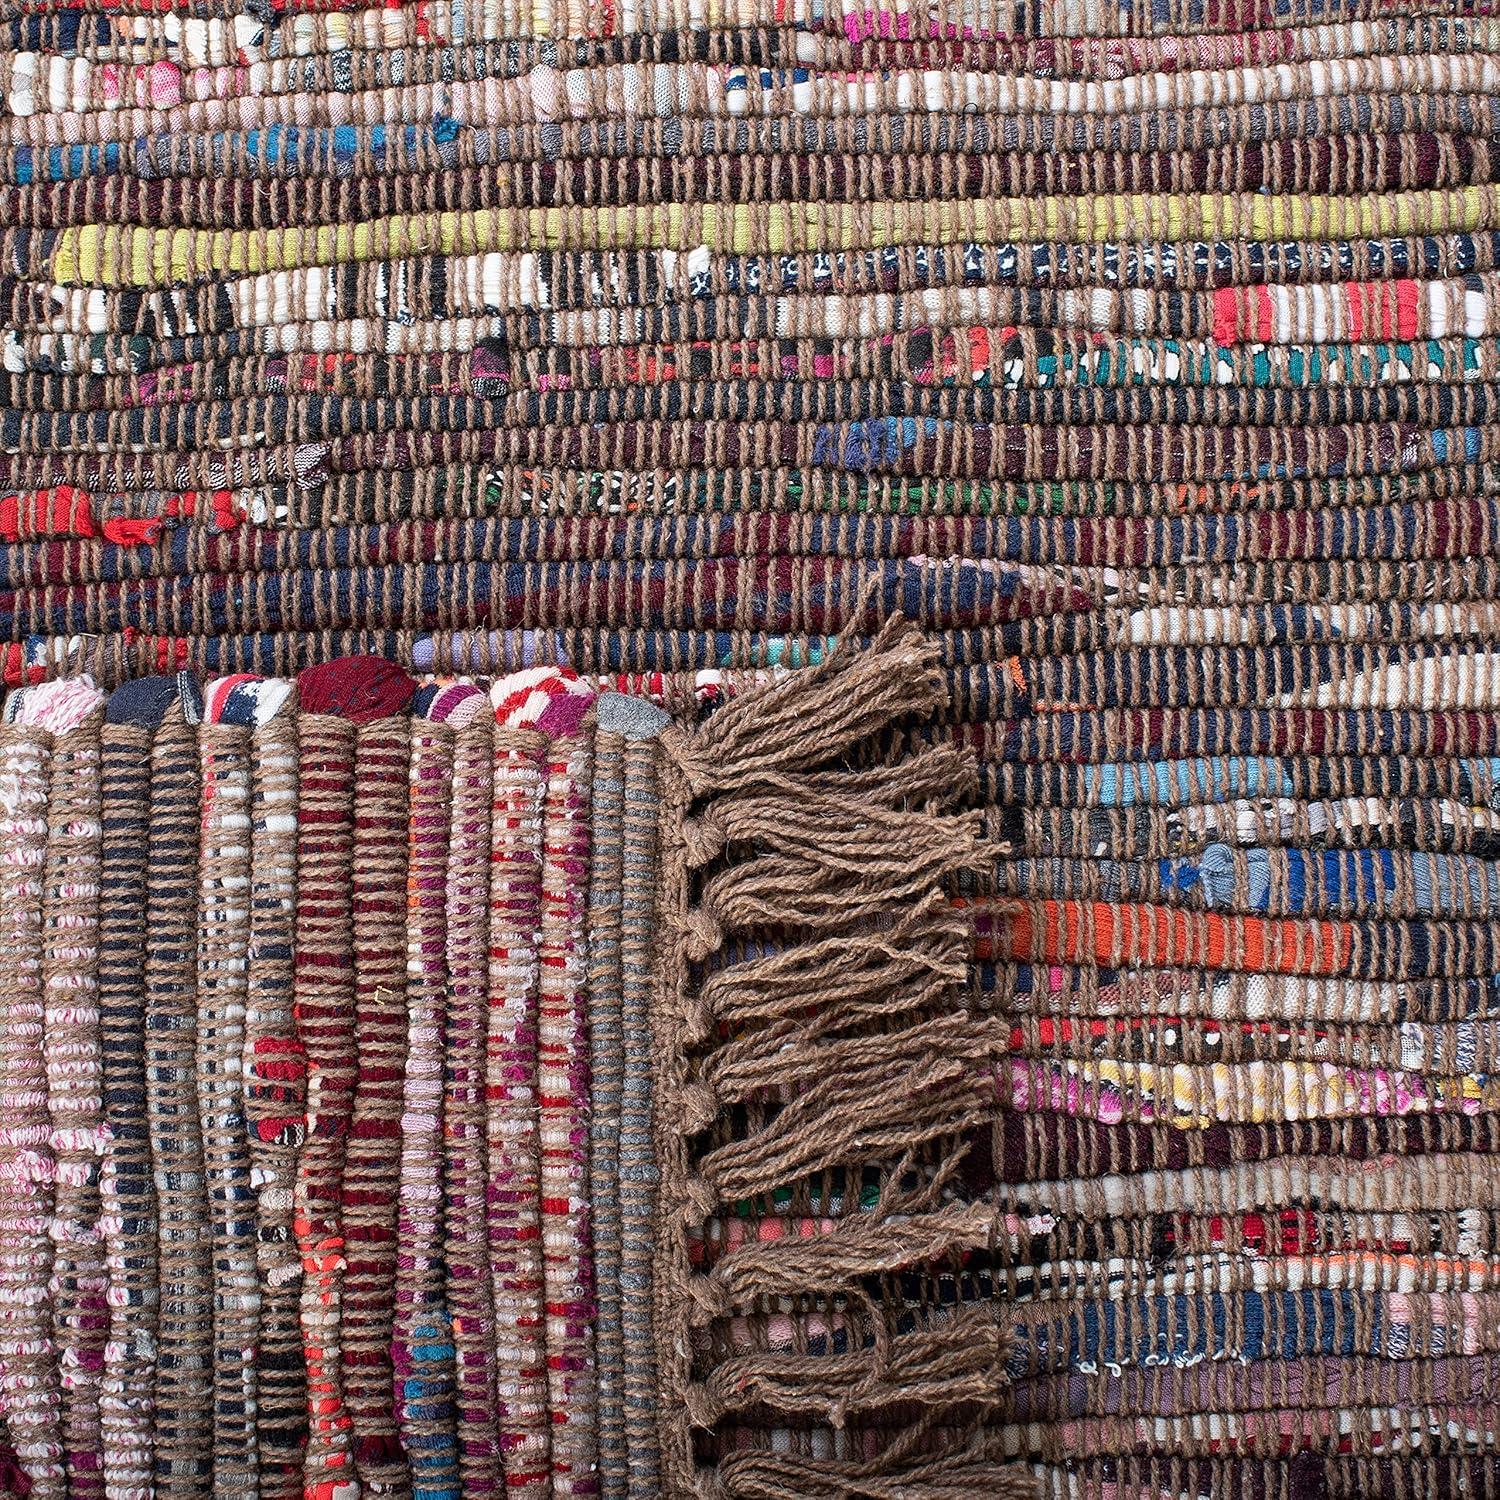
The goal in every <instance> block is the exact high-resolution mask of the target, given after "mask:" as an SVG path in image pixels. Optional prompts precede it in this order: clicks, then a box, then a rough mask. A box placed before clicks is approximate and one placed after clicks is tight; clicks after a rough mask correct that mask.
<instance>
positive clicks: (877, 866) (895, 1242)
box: [653, 618, 1032, 1500]
mask: <svg viewBox="0 0 1500 1500" xmlns="http://www.w3.org/2000/svg"><path fill="white" fill-rule="evenodd" d="M944 702H945V693H944V688H943V678H942V674H941V672H940V671H939V669H938V660H937V656H936V653H935V651H934V650H933V648H932V646H931V644H930V643H929V642H928V641H927V640H926V638H925V637H924V636H923V635H922V633H921V632H920V631H919V630H918V629H916V628H915V627H914V626H912V625H910V624H908V623H907V622H905V621H903V620H901V619H899V618H897V619H893V620H891V621H889V622H888V623H887V624H886V625H885V626H884V627H883V628H882V629H881V630H880V631H879V632H878V634H877V635H876V636H875V638H874V640H873V641H872V643H871V645H870V646H869V648H868V649H867V650H865V651H863V652H860V653H858V654H852V653H849V652H842V651H840V652H835V653H834V654H833V655H832V656H831V657H830V658H829V659H828V660H827V661H825V662H824V663H823V664H822V665H820V666H819V667H816V668H813V669H811V670H808V671H805V672H800V673H797V674H796V675H794V676H792V677H790V678H788V679H786V680H784V681H781V682H777V683H774V684H771V685H769V686H766V687H763V688H760V689H756V690H754V691H751V692H748V693H746V694H744V695H743V696H742V697H740V698H737V699H736V700H734V701H733V702H731V703H730V704H728V705H727V706H726V707H724V708H723V709H721V710H720V711H719V712H718V713H716V714H714V715H713V716H712V717H711V718H710V719H709V720H708V722H707V723H706V724H705V725H704V726H703V727H701V728H700V729H697V730H689V729H686V728H684V727H682V726H680V725H673V726H671V727H669V728H667V729H666V730H664V731H663V732H662V735H661V737H660V779H661V787H662V817H661V838H662V865H661V886H660V902H659V912H660V918H661V922H660V926H661V935H662V951H661V953H660V955H659V958H658V966H657V980H656V986H657V987H656V999H655V1005H654V1016H653V1045H654V1051H655V1066H656V1077H655V1080H654V1082H655V1090H656V1100H657V1120H656V1145H657V1154H658V1160H659V1162H660V1165H661V1170H662V1182H661V1198H660V1204H661V1224H662V1232H661V1234H660V1235H659V1237H658V1241H657V1246H656V1251H655V1266H654V1293H653V1306H654V1318H655V1329H656V1340H655V1341H656V1352H657V1365H658V1375H659V1383H660V1393H659V1394H660V1400H659V1411H660V1419H659V1420H660V1440H661V1450H662V1477H663V1480H664V1481H665V1489H666V1492H667V1493H668V1494H671V1495H703V1496H717V1495H722V1496H743V1497H748V1500H792V1497H799V1500H800V1497H810V1500H816V1497H822V1496H828V1497H833V1496H840V1497H856V1496H870V1497H891V1500H895V1497H897V1496H899V1497H902V1500H923V1497H931V1500H943V1497H948V1496H955V1497H957V1496H963V1497H969V1496H973V1495H976V1494H983V1495H986V1496H999V1497H1007V1496H1021V1495H1024V1494H1029V1493H1031V1490H1032V1485H1031V1481H1030V1479H1029V1478H1028V1477H1027V1476H1026V1474H1025V1473H1024V1471H1020V1470H1018V1469H1017V1468H1016V1467H1015V1466H1014V1465H1013V1464H1008V1463H1006V1462H1005V1460H1004V1457H1003V1455H1002V1454H1001V1452H1000V1450H999V1443H998V1436H997V1435H996V1434H995V1433H994V1432H992V1431H991V1430H989V1426H988V1425H987V1424H988V1423H989V1421H990V1419H989V1417H988V1416H987V1414H988V1413H991V1412H992V1411H993V1410H994V1409H995V1408H996V1406H997V1405H998V1403H999V1400H1000V1398H1001V1396H1002V1394H1003V1386H1004V1356H1005V1329H1004V1327H1003V1318H1002V1316H1001V1310H1000V1308H999V1307H998V1306H997V1304H996V1303H995V1302H993V1301H992V1300H989V1299H988V1297H987V1296H984V1297H980V1298H977V1299H974V1300H968V1301H961V1302H960V1303H959V1304H958V1305H957V1306H953V1307H948V1306H939V1305H936V1303H934V1304H932V1305H927V1306H918V1307H915V1308H913V1307H911V1306H910V1305H909V1304H903V1300H902V1298H901V1296H900V1294H899V1293H896V1294H895V1295H894V1296H893V1295H892V1291H891V1289H892V1288H893V1287H894V1286H895V1283H896V1280H897V1279H898V1278H899V1277H900V1276H901V1275H902V1274H903V1273H904V1274H908V1275H910V1274H915V1275H916V1276H917V1277H918V1278H919V1279H921V1278H922V1276H923V1273H924V1272H930V1271H931V1270H933V1269H935V1268H936V1269H941V1268H945V1267H946V1268H951V1267H952V1266H953V1265H954V1264H955V1257H956V1256H958V1255H960V1254H962V1253H964V1252H966V1251H967V1252H980V1253H989V1254H990V1255H994V1253H995V1252H996V1251H997V1248H998V1242H999V1239H1000V1235H1001V1231H1002V1227H1003V1226H1002V1220H1001V1215H1000V1212H999V1210H998V1207H997V1205H996V1203H995V1202H994V1201H990V1200H981V1201H972V1200H970V1199H966V1198H965V1197H964V1196H963V1195H962V1193H961V1191H960V1179H961V1175H962V1174H961V1168H962V1166H963V1163H964V1160H965V1157H966V1156H967V1154H968V1153H969V1151H970V1149H971V1147H972V1145H973V1143H974V1141H975V1140H976V1139H979V1138H981V1137H987V1134H988V1127H989V1126H990V1124H991V1123H992V1122H993V1121H994V1119H995V1118H996V1115H997V1112H998V1107H999V1106H998V1092H997V1088H996V1083H995V1069H996V1066H997V1064H998V1062H999V1060H1000V1059H1001V1058H1002V1057H1003V1055H1004V1051H1005V1046H1006V1036H1005V1034H1004V1031H1003V1029H1001V1028H999V1027H997V1026H996V1025H994V1024H993V1023H991V1022H987V1021H986V1020H984V1019H983V1018H981V1017H977V1016H974V1015H972V1014H971V1013H970V1012H969V1011H968V1010H967V1009H966V1008H965V1003H964V988H963V986H964V980H965V974H966V968H967V962H968V957H969V950H970V943H971V934H970V931H969V927H968V923H967V920H966V919H965V917H964V914H963V913H962V912H959V911H955V909H954V907H953V905H952V903H951V902H950V901H949V900H948V899H947V894H946V888H947V886H948V883H949V882H950V879H951V877H953V876H954V875H956V874H957V873H959V872H960V871H967V870H980V869H982V868H984V866H985V865H986V863H988V862H989V861H990V860H992V859H993V857H994V851H993V849H992V848H988V847H986V846H984V845H983V844H982V843H981V837H980V829H979V824H978V820H977V818H976V817H975V816H974V815H973V814H971V813H964V812H961V811H959V810H958V807H959V804H960V803H961V802H962V800H963V798H964V796H965V794H966V793H967V792H968V791H969V790H970V789H971V787H972V786H973V779H974V769H973V765H972V763H971V762H969V761H968V759H967V758H966V757H964V756H962V755H961V754H960V753H959V752H958V751H956V750H955V749H954V748H953V747H951V746H944V747H919V748H916V749H914V750H913V751H912V752H911V753H910V754H907V755H904V756H903V757H901V758H900V759H895V760H893V761H892V762H891V763H889V764H883V765H882V764H876V765H874V766H872V765H871V764H870V760H871V753H870V752H871V750H872V748H873V746H872V743H871V742H872V741H873V740H874V737H875V736H877V735H879V734H880V733H881V732H882V731H884V730H886V729H888V728H890V727H891V726H892V725H894V724H896V723H897V722H898V721H899V720H901V719H903V718H905V717H907V716H909V715H923V714H931V713H933V712H935V711H937V710H939V709H941V708H942V707H943V705H944ZM871 1168H873V1169H876V1170H877V1172H878V1177H879V1182H880V1184H881V1187H880V1192H879V1197H878V1200H877V1201H876V1202H875V1203H874V1205H873V1206H871V1207H867V1208H859V1207H854V1206H848V1207H846V1208H845V1210H844V1216H843V1217H842V1218H838V1217H834V1218H832V1219H831V1221H830V1224H829V1228H828V1230H827V1232H825V1233H823V1234H822V1235H820V1236H818V1237H817V1238H813V1239H808V1238H805V1237H789V1238H788V1239H787V1240H785V1241H773V1242H769V1243H762V1242H759V1241H757V1240H754V1239H752V1241H751V1242H750V1243H748V1244H745V1245H742V1246H740V1247H739V1248H737V1249H733V1250H731V1251H729V1252H728V1253H726V1254H724V1255H723V1256H722V1258H720V1259H719V1260H718V1261H717V1263H714V1264H711V1265H709V1266H708V1268H707V1269H706V1270H705V1269H700V1268H699V1267H698V1266H697V1265H696V1264H695V1257H694V1249H693V1247H694V1246H695V1244H696V1243H697V1242H699V1241H703V1242H705V1243H706V1242H707V1240H708V1239H709V1234H708V1233H707V1231H709V1230H710V1229H711V1225H712V1221H713V1220H714V1219H715V1218H716V1217H718V1216H719V1215H721V1214H723V1213H725V1212H726V1211H727V1210H729V1209H730V1207H731V1206H732V1205H735V1204H738V1203H740V1202H742V1201H746V1200H748V1201H751V1202H755V1201H756V1200H758V1199H760V1198H761V1197H762V1196H768V1195H770V1194H772V1193H774V1192H776V1191H777V1190H791V1191H793V1192H794V1193H795V1192H797V1191H799V1190H800V1189H801V1188H802V1186H803V1185H804V1184H807V1183H809V1182H815V1181H818V1180H820V1174H827V1173H830V1172H834V1171H842V1172H843V1174H844V1181H845V1183H846V1185H847V1184H848V1183H859V1182H861V1181H863V1180H864V1174H865V1171H866V1170H867V1169H871ZM821 1180H823V1181H824V1182H825V1185H826V1183H827V1182H828V1181H829V1180H830V1179H828V1178H827V1177H826V1176H825V1177H823V1178H822V1179H821ZM825 1190H826V1187H825ZM846 1191H847V1188H846ZM819 1216H820V1217H824V1218H827V1217H828V1213H827V1210H826V1209H823V1210H820V1211H819ZM872 1281H873V1282H875V1283H879V1287H877V1288H875V1289H872ZM773 1311H794V1312H800V1311H805V1312H809V1313H811V1312H817V1313H819V1314H821V1315H822V1316H823V1318H824V1319H825V1320H827V1321H828V1322H829V1324H830V1326H832V1324H833V1323H837V1324H839V1325H840V1326H842V1327H844V1328H845V1329H847V1330H849V1340H850V1342H849V1347H847V1348H842V1349H840V1350H838V1351H837V1352H834V1351H830V1352H825V1353H816V1352H802V1351H800V1350H779V1349H770V1348H765V1347H759V1346H754V1345H752V1346H750V1347H745V1346H744V1345H743V1343H741V1344H740V1345H739V1346H738V1347H736V1346H735V1344H734V1342H733V1340H732V1338H731V1337H730V1336H729V1335H728V1334H727V1333H726V1329H725V1327H719V1328H716V1327H715V1326H713V1325H715V1324H716V1323H717V1322H718V1321H719V1320H727V1319H731V1318H734V1319H749V1320H750V1323H751V1324H755V1323H757V1322H758V1321H759V1320H760V1319H761V1318H762V1317H763V1315H764V1314H766V1313H768V1312H773ZM726 1326H727V1325H726ZM736 1414H737V1419H738V1418H745V1419H748V1420H750V1421H751V1422H752V1424H753V1425H756V1426H759V1425H773V1426H782V1425H785V1426H790V1427H791V1428H793V1429H806V1428H807V1427H808V1424H809V1423H812V1424H814V1425H815V1426H818V1425H821V1426H822V1427H823V1428H824V1429H832V1442H831V1444H830V1443H828V1442H827V1441H826V1439H825V1440H820V1441H823V1445H824V1447H825V1448H826V1449H827V1451H828V1452H830V1453H832V1454H846V1455H847V1456H845V1457H828V1456H821V1455H820V1456H817V1457H813V1456H811V1455H810V1454H809V1453H799V1452H790V1451H787V1452H781V1451H775V1452H773V1451H771V1450H770V1448H769V1447H767V1448H766V1449H764V1450H762V1449H759V1448H751V1449H748V1450H747V1449H745V1448H743V1447H742V1446H737V1447H736V1448H735V1449H734V1450H733V1451H727V1452H720V1451H719V1450H718V1448H717V1445H716V1442H715V1439H714V1436H713V1433H714V1429H715V1427H716V1425H717V1424H718V1423H719V1422H720V1420H721V1419H723V1418H725V1417H727V1416H732V1415H736ZM695 1430H696V1432H697V1433H698V1436H697V1437H695ZM877 1432H878V1433H879V1434H880V1437H879V1438H878V1439H876V1438H874V1436H873V1434H875V1433H877ZM704 1434H707V1436H706V1437H705V1436H704ZM740 1441H742V1436H741V1439H740ZM872 1441H874V1442H878V1443H879V1444H880V1445H881V1446H880V1447H879V1450H878V1452H877V1453H876V1455H875V1456H874V1457H873V1458H872V1457H871V1456H870V1454H871V1448H870V1443H871V1442H872ZM715 1453H718V1457H717V1459H715V1458H714V1457H713V1456H712V1455H714V1454H715ZM705 1454H706V1455H709V1459H708V1462H706V1463H705V1462H704V1461H703V1458H704V1455H705Z"/></svg>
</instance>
